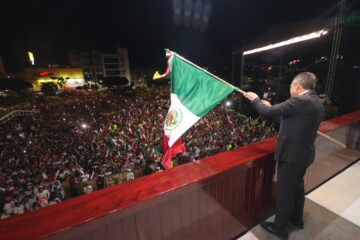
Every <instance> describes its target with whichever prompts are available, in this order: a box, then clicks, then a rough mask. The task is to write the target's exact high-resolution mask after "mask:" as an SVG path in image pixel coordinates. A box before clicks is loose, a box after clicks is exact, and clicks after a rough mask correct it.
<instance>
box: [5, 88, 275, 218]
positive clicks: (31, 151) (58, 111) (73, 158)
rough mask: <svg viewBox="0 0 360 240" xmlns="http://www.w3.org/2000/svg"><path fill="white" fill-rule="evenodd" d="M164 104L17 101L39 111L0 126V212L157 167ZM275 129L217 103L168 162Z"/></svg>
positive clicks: (150, 99)
mask: <svg viewBox="0 0 360 240" xmlns="http://www.w3.org/2000/svg"><path fill="white" fill-rule="evenodd" d="M169 105H170V101H169V96H168V94H164V95H159V96H141V97H139V96H126V97H125V96H110V95H106V94H101V95H98V94H94V95H87V96H76V97H66V98H64V99H63V100H62V101H61V102H56V103H46V104H35V105H34V104H23V105H21V106H18V107H21V109H36V110H40V113H38V114H34V115H33V116H22V117H16V118H13V119H11V120H9V121H8V122H6V123H4V124H2V125H0V149H1V150H0V207H1V219H4V218H7V217H10V216H12V215H17V214H22V213H24V212H27V211H33V210H36V209H38V208H42V207H45V206H47V205H52V204H56V203H58V202H61V201H64V200H65V199H68V198H71V197H75V196H78V195H80V194H87V193H91V192H92V191H94V190H95V189H101V188H104V187H106V183H105V181H104V179H105V178H106V177H107V176H112V175H114V174H120V173H127V176H129V177H128V179H131V178H134V173H135V172H140V173H141V174H135V177H137V176H141V175H146V174H150V173H152V172H155V171H161V170H162V166H161V158H162V149H161V141H162V134H163V131H162V129H163V122H164V119H165V118H166V114H167V110H168V108H169ZM12 109H17V108H16V107H15V108H14V107H12ZM5 110H6V109H5ZM274 131H275V130H274V127H273V125H271V124H270V123H268V122H266V121H265V120H263V119H260V118H256V119H253V118H251V117H246V116H244V115H242V114H240V113H239V112H237V111H234V110H233V109H231V108H230V107H227V106H225V104H219V105H218V106H217V107H215V108H214V109H213V110H212V111H210V112H209V113H208V114H207V115H206V116H205V117H203V118H202V119H201V120H200V121H199V122H198V123H197V124H196V125H194V126H193V127H192V128H191V129H190V130H189V131H188V132H187V133H186V134H185V135H184V136H183V143H184V145H185V147H186V151H185V152H183V153H181V154H179V155H178V156H176V157H175V159H174V163H175V164H174V165H177V164H184V163H187V162H191V161H194V160H197V159H200V158H204V157H206V156H209V155H213V154H215V153H217V152H221V151H227V150H232V149H235V148H238V147H241V146H244V145H246V144H249V143H251V142H254V141H259V140H262V139H264V138H265V137H269V136H271V135H273V134H274Z"/></svg>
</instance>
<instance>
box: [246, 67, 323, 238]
mask: <svg viewBox="0 0 360 240" xmlns="http://www.w3.org/2000/svg"><path fill="white" fill-rule="evenodd" d="M315 85H316V76H315V75H314V74H313V73H310V72H303V73H300V74H298V75H297V76H295V78H294V79H293V81H292V83H291V85H290V95H291V97H290V98H289V99H288V100H286V101H285V102H282V103H280V104H275V105H273V106H271V104H270V103H269V102H267V101H264V100H260V98H259V97H258V96H257V95H256V94H255V93H253V92H247V93H245V94H244V96H245V97H246V98H247V99H249V100H250V101H251V105H252V106H253V107H254V108H255V109H256V110H257V112H258V113H259V114H260V115H262V116H264V117H266V118H272V119H275V120H278V121H280V129H279V133H278V136H277V146H276V150H275V160H277V161H278V164H277V193H276V198H277V200H276V202H277V203H276V216H275V221H274V222H273V223H271V222H261V223H260V224H261V226H262V227H264V228H265V230H267V231H269V232H271V233H274V234H276V235H277V236H278V237H280V238H281V239H287V236H288V231H287V225H288V223H290V222H291V223H292V224H293V225H294V226H295V227H297V228H300V229H302V228H303V227H304V222H303V209H304V201H305V196H304V179H303V177H304V175H305V172H306V169H307V167H308V166H309V165H310V164H311V163H312V162H313V161H314V158H315V139H316V133H317V130H318V128H319V125H320V122H321V121H322V119H323V117H324V109H323V106H322V104H321V102H320V100H319V98H318V96H317V95H316V93H315V91H314V89H315Z"/></svg>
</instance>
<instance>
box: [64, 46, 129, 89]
mask: <svg viewBox="0 0 360 240" xmlns="http://www.w3.org/2000/svg"><path fill="white" fill-rule="evenodd" d="M68 58H69V62H70V65H71V66H72V67H81V68H82V69H83V72H84V78H85V81H94V82H101V81H102V80H103V79H104V78H106V77H125V78H127V79H128V80H129V84H130V83H131V80H132V79H131V73H130V65H129V56H128V51H127V49H126V48H118V49H117V52H116V53H102V52H100V51H91V52H81V51H78V50H69V51H68Z"/></svg>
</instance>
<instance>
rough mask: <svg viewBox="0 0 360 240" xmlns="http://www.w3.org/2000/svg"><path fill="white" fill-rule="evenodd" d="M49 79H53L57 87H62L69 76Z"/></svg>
mask: <svg viewBox="0 0 360 240" xmlns="http://www.w3.org/2000/svg"><path fill="white" fill-rule="evenodd" d="M51 79H53V80H55V81H54V83H55V84H56V85H57V86H58V87H59V88H63V87H64V86H65V84H66V81H67V80H68V79H69V77H67V78H64V77H51Z"/></svg>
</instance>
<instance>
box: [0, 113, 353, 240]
mask: <svg viewBox="0 0 360 240" xmlns="http://www.w3.org/2000/svg"><path fill="white" fill-rule="evenodd" d="M359 120H360V111H357V112H353V113H350V114H347V115H344V116H342V117H339V118H336V119H332V120H329V121H327V122H324V123H322V125H321V128H320V130H321V131H323V132H330V133H331V134H333V133H334V134H333V135H334V137H337V136H338V137H340V138H341V139H340V140H341V141H343V142H344V143H346V144H347V145H349V146H352V149H350V150H349V151H350V152H352V155H351V154H348V153H347V152H346V151H345V150H342V149H340V151H343V152H341V153H339V152H338V151H339V149H338V147H337V146H334V145H331V146H330V145H328V144H329V143H326V142H323V140H320V137H318V140H317V148H318V150H317V151H318V152H319V151H320V153H324V152H327V153H328V155H326V154H325V155H323V156H321V155H319V153H317V156H318V157H319V159H320V158H321V159H322V160H318V159H317V160H316V162H315V163H314V164H313V165H312V167H311V168H310V169H309V171H308V174H307V177H306V186H307V189H308V190H309V189H313V188H315V187H316V186H318V185H319V184H321V183H322V182H323V181H325V180H326V179H327V178H329V177H331V176H332V175H334V174H336V172H338V171H341V170H342V169H343V168H345V167H346V166H348V165H350V164H351V163H352V162H353V161H355V160H356V159H358V158H359V157H360V155H359V154H358V151H357V150H354V149H356V148H357V146H359V141H360V137H359V136H360V134H359V133H360V127H359ZM349 132H350V133H349ZM356 134H357V135H356ZM354 146H355V147H354ZM274 148H275V139H274V138H269V139H267V140H265V141H262V142H258V143H254V144H250V145H248V146H245V147H242V148H240V149H237V150H234V151H230V152H223V153H220V154H217V155H215V156H212V157H208V158H206V159H202V160H200V161H198V162H192V163H189V164H186V165H181V166H179V167H176V168H173V169H170V170H167V171H163V172H158V173H155V174H152V175H149V176H146V177H142V178H139V179H135V180H132V181H128V182H125V183H123V184H120V185H117V186H113V187H109V188H106V189H103V190H99V191H96V192H94V193H91V194H88V195H83V196H80V197H76V198H73V199H70V200H67V201H64V202H61V203H58V204H56V205H53V206H49V207H46V208H43V209H40V210H37V211H35V212H30V213H26V214H23V215H19V216H15V217H11V218H9V219H6V220H3V221H1V222H0V236H1V239H4V240H5V239H12V240H15V239H87V240H88V239H172V240H174V239H181V240H183V239H232V238H234V237H236V236H239V235H240V234H242V233H243V232H245V231H246V230H247V229H248V228H249V227H251V226H253V225H255V224H256V223H257V222H258V221H259V220H260V219H264V218H266V217H268V216H270V215H271V214H272V213H273V210H274V205H275V203H274V200H273V189H274V184H273V175H274V165H275V164H274V161H273V160H272V158H273V152H274ZM358 150H359V149H358ZM344 152H346V154H347V156H348V159H347V160H346V161H345V160H342V163H341V164H335V165H334V164H330V165H331V166H328V168H324V166H325V165H327V164H328V161H326V159H328V158H327V157H326V156H330V155H331V156H333V155H334V154H335V155H336V154H340V159H343V158H344V155H346V154H344ZM341 154H342V155H341ZM350 155H351V157H349V156H350ZM338 161H340V160H338ZM338 161H337V160H336V157H334V159H333V160H332V162H334V163H338ZM324 169H326V170H324ZM320 173H321V174H320Z"/></svg>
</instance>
